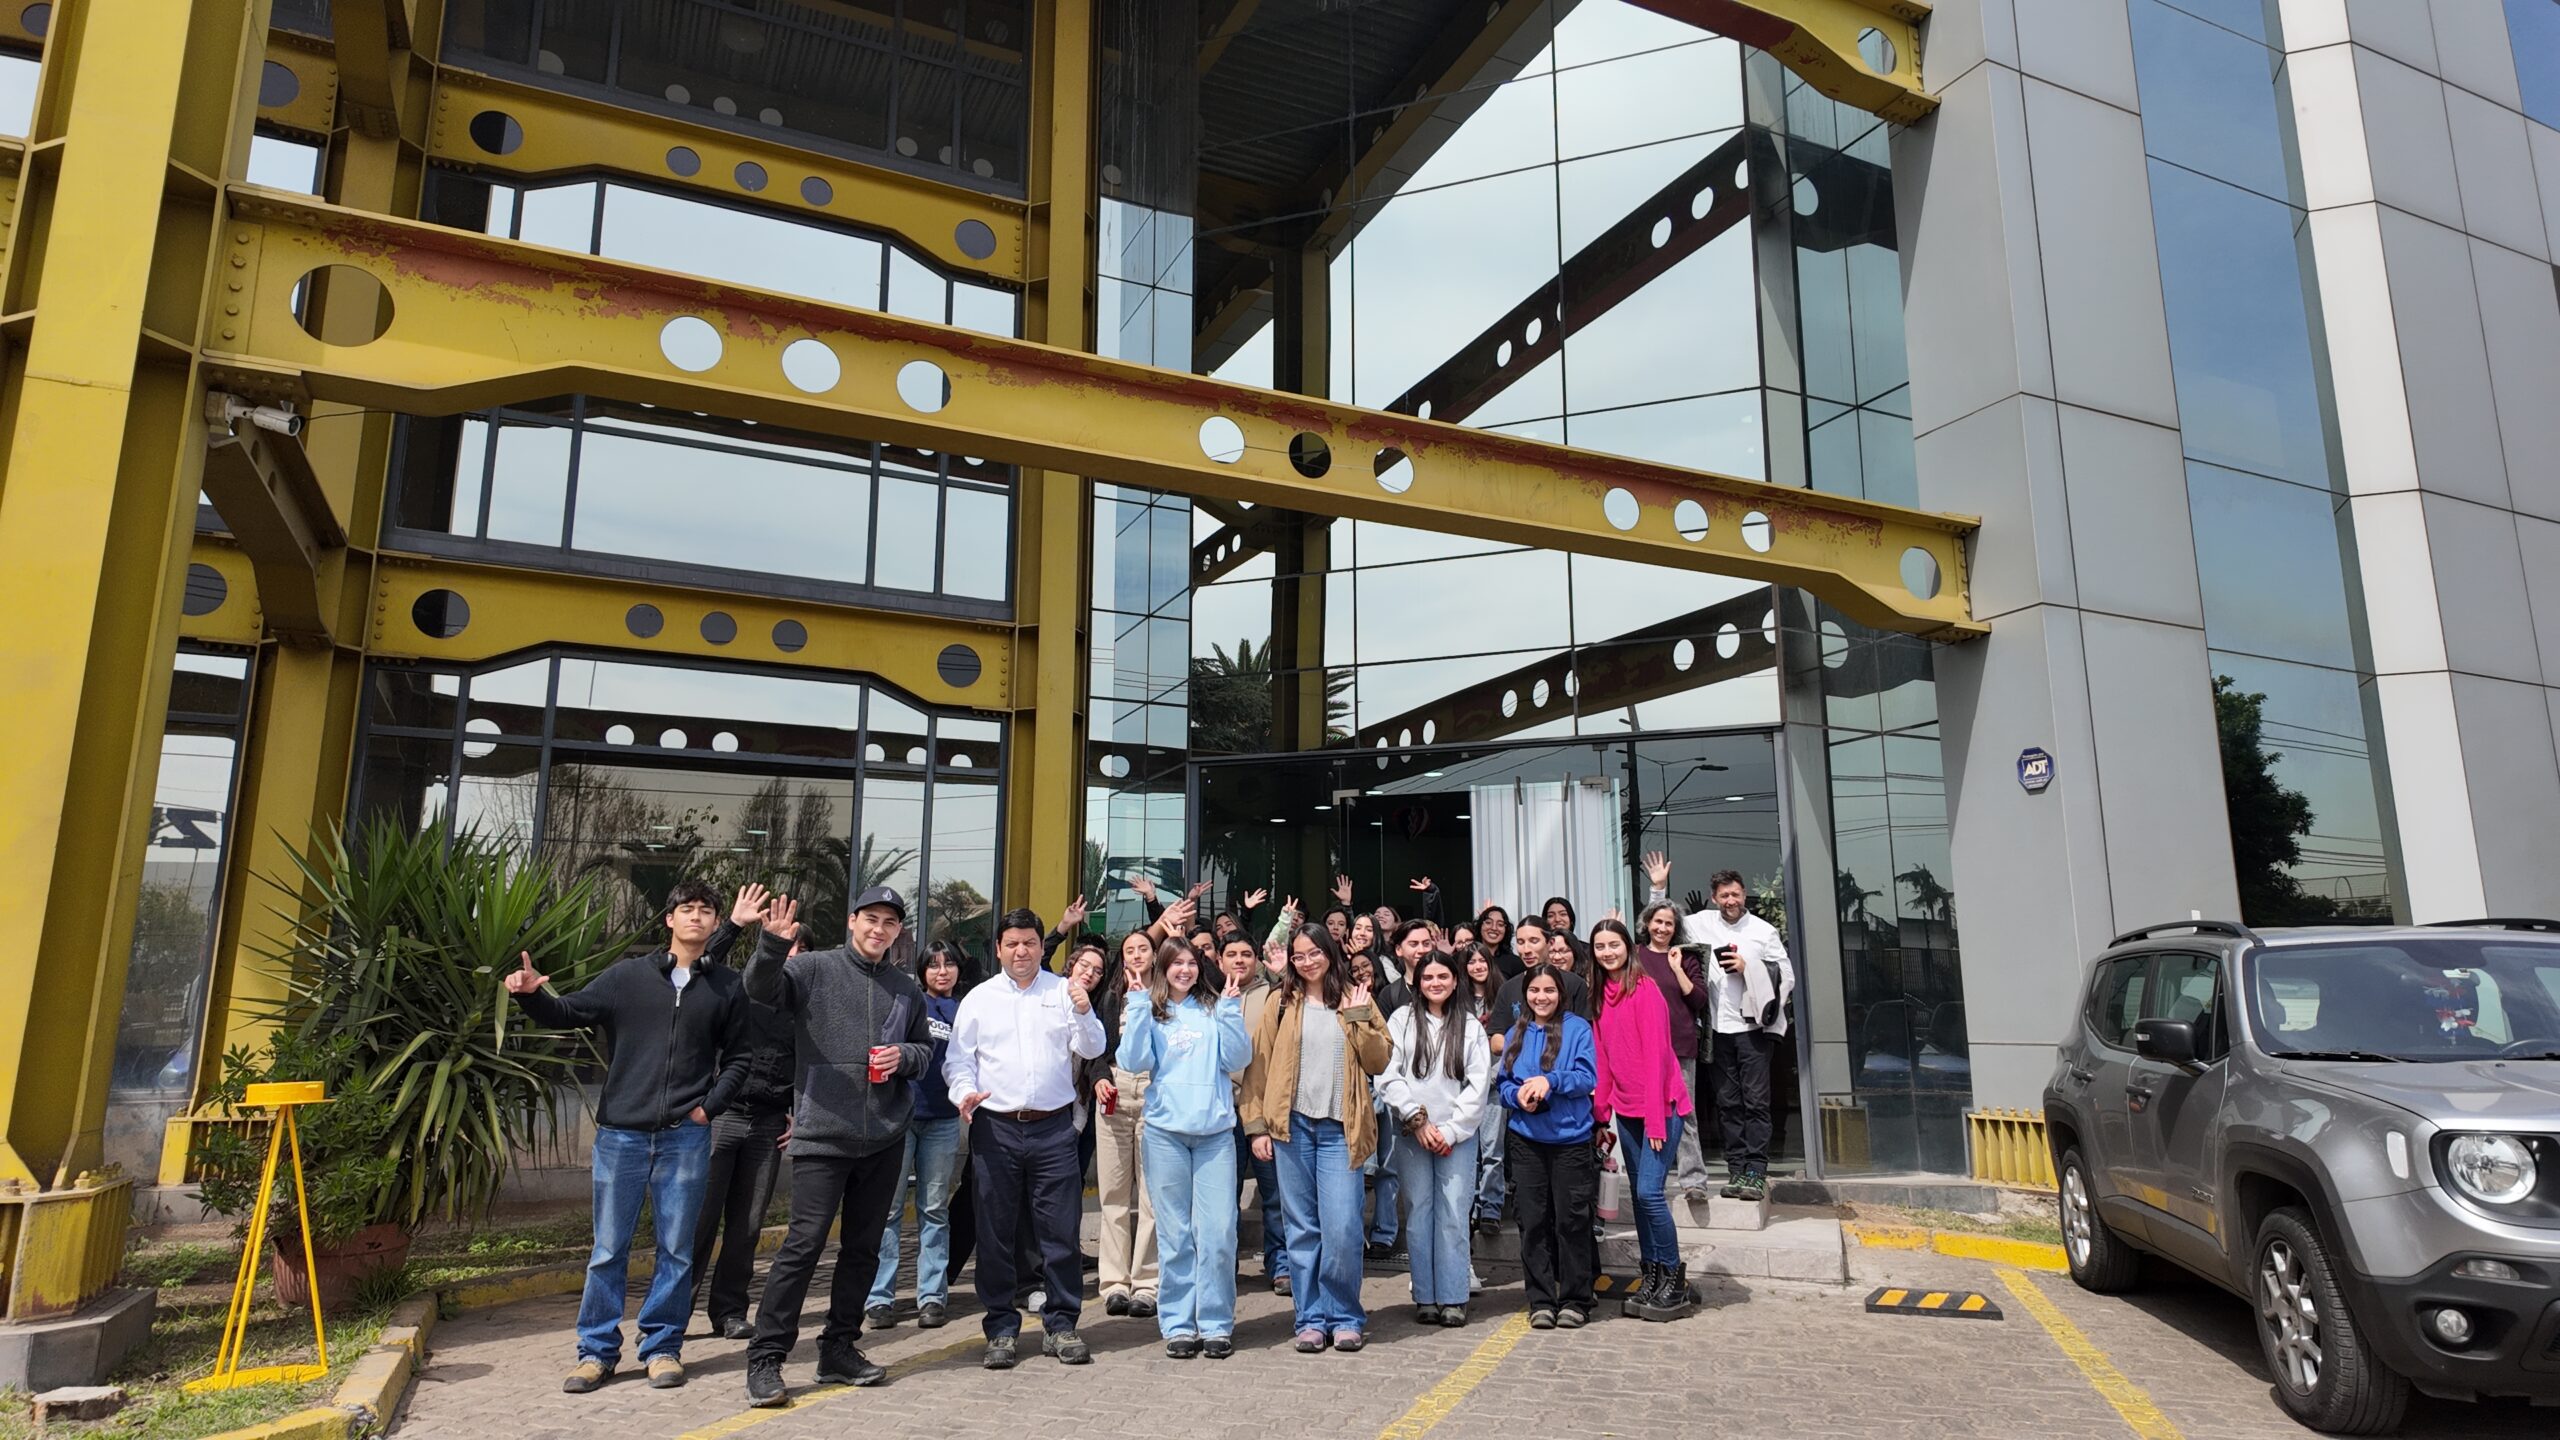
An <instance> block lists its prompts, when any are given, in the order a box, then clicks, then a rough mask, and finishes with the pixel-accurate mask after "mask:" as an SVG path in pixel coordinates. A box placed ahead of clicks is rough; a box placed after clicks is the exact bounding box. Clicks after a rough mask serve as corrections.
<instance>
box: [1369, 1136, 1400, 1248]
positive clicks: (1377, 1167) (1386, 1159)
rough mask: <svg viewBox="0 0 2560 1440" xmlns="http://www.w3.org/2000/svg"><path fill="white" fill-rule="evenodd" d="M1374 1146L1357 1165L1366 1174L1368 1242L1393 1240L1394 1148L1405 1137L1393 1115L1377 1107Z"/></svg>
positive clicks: (1394, 1209) (1383, 1243) (1395, 1171)
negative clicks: (1362, 1162) (1367, 1156)
mask: <svg viewBox="0 0 2560 1440" xmlns="http://www.w3.org/2000/svg"><path fill="white" fill-rule="evenodd" d="M1377 1131H1378V1148H1377V1149H1376V1150H1375V1151H1373V1152H1371V1153H1370V1156H1369V1163H1368V1164H1367V1165H1364V1166H1362V1167H1361V1172H1360V1173H1362V1174H1364V1175H1366V1176H1368V1177H1369V1229H1368V1241H1369V1243H1370V1244H1372V1245H1393V1244H1394V1243H1396V1230H1397V1223H1396V1190H1397V1188H1398V1187H1397V1184H1396V1173H1397V1166H1396V1151H1397V1150H1398V1149H1400V1148H1402V1147H1403V1146H1404V1144H1405V1140H1404V1138H1403V1136H1402V1135H1401V1134H1399V1133H1398V1131H1397V1129H1396V1121H1395V1117H1394V1116H1392V1115H1390V1114H1388V1113H1387V1112H1386V1110H1385V1109H1384V1108H1383V1107H1381V1108H1380V1109H1379V1111H1378V1123H1377Z"/></svg>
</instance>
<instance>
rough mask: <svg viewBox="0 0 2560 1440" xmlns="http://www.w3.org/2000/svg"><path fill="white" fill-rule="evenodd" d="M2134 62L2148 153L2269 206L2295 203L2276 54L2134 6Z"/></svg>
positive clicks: (2137, 0)
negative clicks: (2239, 188) (2227, 183)
mask: <svg viewBox="0 0 2560 1440" xmlns="http://www.w3.org/2000/svg"><path fill="white" fill-rule="evenodd" d="M2133 55H2134V68H2135V70H2136V72H2137V74H2138V75H2139V76H2140V79H2141V84H2142V140H2143V147H2144V148H2145V149H2146V150H2148V151H2149V152H2150V153H2151V154H2152V155H2153V156H2155V157H2157V158H2159V159H2162V160H2166V161H2168V162H2170V163H2171V164H2173V165H2182V166H2184V167H2186V168H2187V169H2189V170H2201V171H2203V172H2204V173H2205V174H2207V175H2211V176H2214V177H2215V178H2217V179H2222V180H2228V181H2230V182H2231V183H2232V184H2234V185H2238V186H2242V187H2244V188H2246V189H2249V190H2254V191H2256V192H2257V193H2258V194H2260V195H2264V196H2266V197H2268V198H2270V199H2275V200H2290V199H2291V198H2293V195H2294V187H2293V186H2292V185H2291V184H2290V183H2289V182H2288V180H2287V177H2286V166H2285V153H2284V152H2285V146H2284V136H2285V124H2284V122H2283V120H2282V118H2280V117H2279V115H2278V112H2277V94H2276V69H2277V66H2278V63H2279V57H2278V56H2277V55H2276V53H2275V52H2274V51H2272V50H2269V49H2268V48H2267V47H2266V46H2265V45H2262V44H2260V43H2259V42H2257V41H2256V40H2252V39H2249V38H2247V37H2245V36H2241V35H2235V34H2233V33H2232V32H2231V31H2229V30H2226V29H2223V28H2221V27H2219V26H2216V25H2209V24H2207V23H2205V22H2204V21H2202V20H2199V19H2197V18H2195V17H2194V16H2192V15H2189V14H2187V13H2185V12H2184V11H2182V10H2177V9H2173V8H2171V7H2170V6H2169V5H2166V4H2163V3H2161V0H2134V4H2133Z"/></svg>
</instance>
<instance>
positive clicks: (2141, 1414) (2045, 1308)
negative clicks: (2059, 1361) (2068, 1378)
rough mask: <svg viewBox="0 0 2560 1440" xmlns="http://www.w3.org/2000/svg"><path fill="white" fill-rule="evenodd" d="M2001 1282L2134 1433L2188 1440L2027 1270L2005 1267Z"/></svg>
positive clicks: (2153, 1439) (2145, 1438)
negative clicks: (2055, 1303) (2061, 1308)
mask: <svg viewBox="0 0 2560 1440" xmlns="http://www.w3.org/2000/svg"><path fill="white" fill-rule="evenodd" d="M2000 1283H2001V1284H2003V1285H2006V1286H2008V1287H2009V1293H2010V1294H2012V1295H2014V1296H2016V1297H2018V1303H2019V1304H2021V1305H2024V1306H2025V1307H2027V1313H2028V1314H2030V1315H2033V1316H2034V1317H2036V1323H2037V1324H2039V1325H2042V1326H2043V1327H2044V1328H2045V1332H2046V1333H2047V1334H2049V1335H2051V1336H2052V1337H2053V1343H2054V1344H2056V1345H2059V1346H2061V1347H2062V1353H2063V1354H2065V1355H2068V1356H2070V1357H2071V1363H2072V1364H2074V1365H2077V1366H2079V1367H2080V1373H2081V1375H2082V1376H2084V1377H2086V1378H2087V1380H2088V1382H2089V1385H2090V1388H2092V1389H2094V1390H2096V1391H2097V1392H2098V1398H2100V1399H2102V1400H2104V1401H2106V1402H2107V1403H2108V1404H2109V1405H2112V1406H2114V1407H2115V1412H2116V1414H2117V1415H2119V1416H2121V1417H2123V1419H2124V1423H2125V1424H2127V1425H2129V1426H2131V1427H2133V1433H2134V1434H2136V1435H2139V1436H2141V1437H2142V1440H2184V1437H2183V1436H2182V1435H2181V1434H2180V1433H2179V1431H2178V1427H2177V1426H2175V1425H2172V1424H2170V1423H2169V1417H2168V1416H2166V1415H2163V1414H2161V1413H2160V1407H2159V1406H2157V1405H2154V1404H2152V1403H2151V1396H2150V1394H2149V1392H2147V1391H2145V1390H2144V1389H2143V1388H2142V1387H2141V1386H2139V1385H2136V1384H2134V1383H2133V1382H2132V1381H2131V1380H2128V1379H2126V1378H2125V1375H2124V1372H2123V1371H2121V1370H2118V1369H2117V1368H2116V1367H2115V1365H2114V1364H2113V1363H2112V1362H2110V1361H2109V1360H2108V1359H2107V1352H2105V1351H2104V1350H2101V1349H2099V1348H2098V1347H2097V1346H2096V1345H2094V1344H2092V1343H2091V1342H2090V1340H2089V1337H2088V1336H2086V1335H2084V1334H2082V1333H2080V1327H2079V1326H2077V1325H2074V1324H2072V1323H2071V1318H2070V1317H2069V1316H2067V1315H2065V1314H2063V1313H2062V1311H2061V1310H2059V1309H2057V1308H2056V1307H2055V1305H2054V1303H2053V1301H2051V1300H2050V1299H2047V1298H2046V1297H2045V1293H2044V1292H2043V1291H2042V1290H2039V1289H2037V1288H2036V1282H2035V1281H2033V1280H2030V1279H2028V1278H2027V1274H2026V1272H2025V1271H2023V1270H2012V1269H2009V1268H2007V1267H2005V1266H2004V1267H2002V1269H2001V1271H2000Z"/></svg>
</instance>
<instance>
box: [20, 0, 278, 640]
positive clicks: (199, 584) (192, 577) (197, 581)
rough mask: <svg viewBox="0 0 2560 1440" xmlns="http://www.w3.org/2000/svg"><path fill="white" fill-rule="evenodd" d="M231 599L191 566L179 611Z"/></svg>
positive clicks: (218, 578)
mask: <svg viewBox="0 0 2560 1440" xmlns="http://www.w3.org/2000/svg"><path fill="white" fill-rule="evenodd" d="M37 8H38V9H41V8H43V7H41V6H38V7H37ZM30 28H32V27H30ZM230 598H231V582H230V581H228V580H225V579H223V578H222V572H221V571H219V570H216V569H214V568H213V567H212V566H210V565H190V566H188V567H187V591H186V596H185V598H183V599H181V600H180V601H179V602H178V609H179V610H180V612H181V613H184V614H188V615H210V614H212V613H213V612H214V611H216V610H219V609H221V608H222V602H223V601H225V600H228V599H230Z"/></svg>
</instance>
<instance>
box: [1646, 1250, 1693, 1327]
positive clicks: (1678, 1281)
mask: <svg viewBox="0 0 2560 1440" xmlns="http://www.w3.org/2000/svg"><path fill="white" fill-rule="evenodd" d="M1697 1308H1698V1296H1697V1293H1696V1292H1695V1291H1693V1290H1691V1289H1690V1288H1689V1264H1688V1262H1687V1261H1685V1260H1684V1261H1681V1262H1679V1263H1677V1264H1673V1265H1665V1266H1663V1267H1662V1298H1661V1300H1659V1301H1658V1302H1656V1303H1655V1305H1654V1309H1655V1311H1656V1312H1657V1315H1658V1317H1659V1318H1661V1319H1664V1320H1677V1319H1679V1318H1681V1317H1682V1316H1684V1315H1687V1314H1689V1313H1690V1312H1691V1311H1693V1310H1696V1309H1697Z"/></svg>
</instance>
